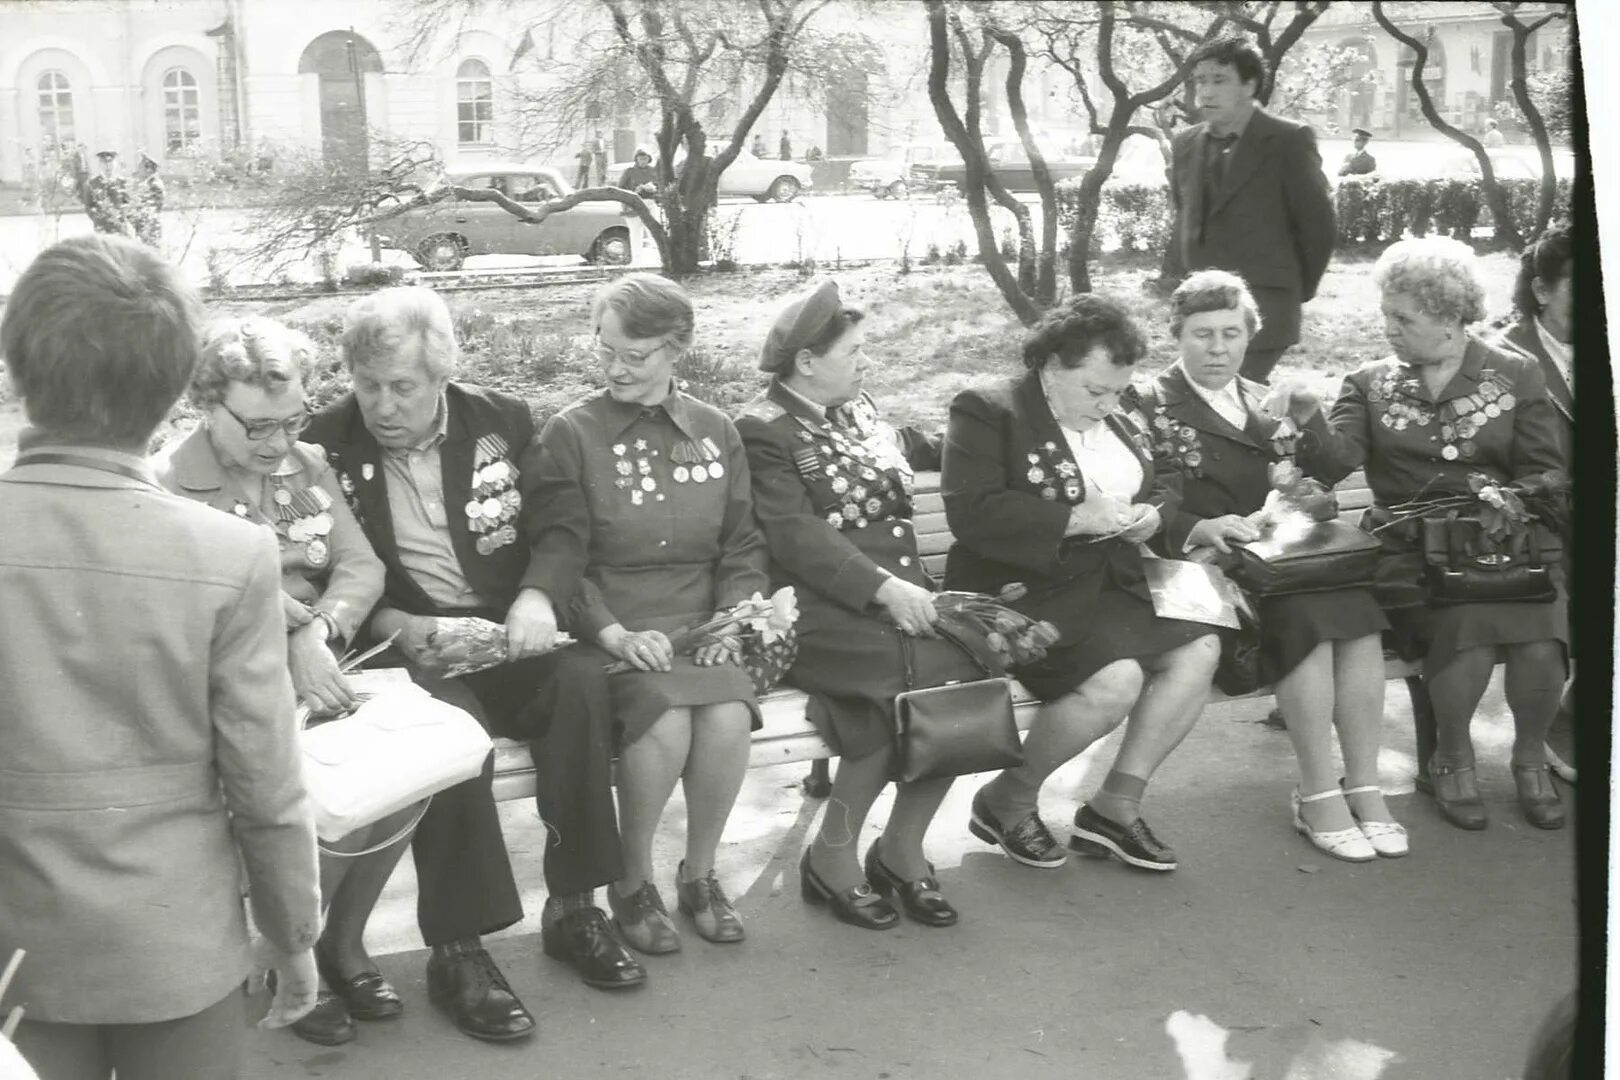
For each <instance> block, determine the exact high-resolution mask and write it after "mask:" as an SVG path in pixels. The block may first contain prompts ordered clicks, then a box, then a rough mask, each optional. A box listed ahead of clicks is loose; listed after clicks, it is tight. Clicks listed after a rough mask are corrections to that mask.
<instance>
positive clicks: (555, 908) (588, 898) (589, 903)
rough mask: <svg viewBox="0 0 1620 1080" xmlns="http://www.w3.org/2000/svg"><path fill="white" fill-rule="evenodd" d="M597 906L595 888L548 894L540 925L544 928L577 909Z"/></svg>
mask: <svg viewBox="0 0 1620 1080" xmlns="http://www.w3.org/2000/svg"><path fill="white" fill-rule="evenodd" d="M595 906H596V890H595V889H586V890H585V891H584V892H580V893H562V894H560V895H557V896H548V897H546V904H545V907H543V908H541V910H540V925H541V927H542V928H544V927H547V926H550V925H551V924H552V923H554V922H556V921H557V920H558V919H560V918H562V917H563V916H564V915H572V914H573V913H574V912H576V911H586V910H589V909H590V908H593V907H595Z"/></svg>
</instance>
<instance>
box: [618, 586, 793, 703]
mask: <svg viewBox="0 0 1620 1080" xmlns="http://www.w3.org/2000/svg"><path fill="white" fill-rule="evenodd" d="M798 619H799V605H798V599H797V598H796V597H795V595H794V592H793V586H791V585H787V586H784V587H782V588H780V589H777V590H776V591H775V592H774V593H772V594H771V595H770V596H769V597H765V596H761V595H760V594H759V593H757V592H756V593H755V594H754V595H753V596H750V597H749V598H748V599H746V600H740V601H738V602H737V603H736V604H734V605H732V606H731V607H729V608H727V609H726V610H725V611H720V612H717V613H715V614H714V615H713V616H711V617H710V618H708V619H705V620H704V621H703V622H700V623H694V624H692V625H691V626H683V627H681V628H680V629H679V630H676V631H674V632H673V633H671V634H670V635H669V644H670V648H671V649H673V650H674V651H675V655H676V656H690V655H692V654H693V653H695V652H697V651H698V650H699V649H701V648H703V647H704V646H706V645H711V644H714V643H716V642H718V643H720V644H722V645H724V646H725V647H726V650H727V651H728V652H730V653H731V654H732V656H733V658H734V659H735V660H736V661H737V663H739V664H741V665H742V667H743V668H744V669H745V670H747V672H748V674H749V676H750V677H751V678H752V679H753V680H754V689H755V690H756V691H758V692H759V693H764V692H765V691H766V690H768V689H769V688H770V687H771V686H774V685H775V684H776V682H777V680H779V679H780V678H781V677H782V676H783V675H784V674H785V673H786V672H787V669H788V668H790V667H792V666H793V661H794V659H795V658H796V657H797V656H798V638H797V637H796V635H795V634H794V632H793V624H794V623H796V622H798ZM604 670H606V671H607V673H608V674H609V675H617V674H620V673H622V672H626V671H635V670H637V669H636V666H635V665H634V664H632V663H630V662H629V661H628V660H618V661H615V662H614V663H611V664H609V665H608V666H607V667H606V668H605V669H604Z"/></svg>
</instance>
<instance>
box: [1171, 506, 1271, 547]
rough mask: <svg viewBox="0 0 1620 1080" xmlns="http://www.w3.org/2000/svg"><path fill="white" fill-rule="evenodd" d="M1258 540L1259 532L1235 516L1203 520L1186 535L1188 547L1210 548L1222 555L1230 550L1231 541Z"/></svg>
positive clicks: (1246, 521) (1242, 518)
mask: <svg viewBox="0 0 1620 1080" xmlns="http://www.w3.org/2000/svg"><path fill="white" fill-rule="evenodd" d="M1258 539H1260V530H1259V529H1258V528H1256V527H1255V525H1254V523H1253V522H1251V521H1249V519H1248V518H1245V517H1240V516H1239V515H1237V514H1223V515H1221V516H1220V517H1214V518H1205V519H1204V520H1203V521H1200V522H1199V523H1198V524H1197V525H1194V526H1193V527H1192V531H1191V532H1189V533H1188V534H1187V546H1188V547H1212V548H1214V549H1215V550H1216V551H1219V552H1222V553H1223V554H1224V553H1226V552H1229V551H1231V550H1232V548H1231V546H1230V542H1231V541H1234V540H1235V541H1237V542H1239V543H1248V542H1249V541H1251V540H1258Z"/></svg>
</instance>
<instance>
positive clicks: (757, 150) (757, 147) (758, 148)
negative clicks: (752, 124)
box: [748, 132, 766, 158]
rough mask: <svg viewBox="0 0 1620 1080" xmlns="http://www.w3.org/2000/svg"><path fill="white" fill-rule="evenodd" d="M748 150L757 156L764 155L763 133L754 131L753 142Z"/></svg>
mask: <svg viewBox="0 0 1620 1080" xmlns="http://www.w3.org/2000/svg"><path fill="white" fill-rule="evenodd" d="M748 152H749V153H750V154H753V155H754V156H755V157H757V158H762V157H764V156H765V153H766V150H765V136H764V135H763V134H760V133H758V132H756V133H755V135H754V143H753V145H752V146H750V147H749V148H748Z"/></svg>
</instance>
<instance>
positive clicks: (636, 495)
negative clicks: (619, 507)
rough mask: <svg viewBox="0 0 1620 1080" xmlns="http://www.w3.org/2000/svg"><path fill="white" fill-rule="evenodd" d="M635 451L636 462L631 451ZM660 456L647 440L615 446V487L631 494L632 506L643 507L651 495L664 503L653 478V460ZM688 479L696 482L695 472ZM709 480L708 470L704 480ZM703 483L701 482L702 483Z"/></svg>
mask: <svg viewBox="0 0 1620 1080" xmlns="http://www.w3.org/2000/svg"><path fill="white" fill-rule="evenodd" d="M632 450H634V452H635V457H634V460H632V458H631V451H632ZM657 456H658V451H657V450H656V449H652V448H649V447H648V445H647V440H646V439H637V440H636V441H635V442H634V443H633V444H631V445H629V446H627V445H625V444H624V443H614V444H613V457H614V458H615V460H614V462H613V471H614V472H616V473H617V474H618V475H617V476H615V477H614V478H613V486H614V487H616V488H618V489H619V490H620V491H628V492H629V493H630V505H632V506H641V505H642V504H643V503H645V502H646V501H647V496H648V495H651V496H652V497H653V498H655V499H656V500H658V501H659V502H663V501H664V493H663V492H662V491H659V490H658V481H657V480H656V479H655V478H654V477H653V468H652V460H651V459H652V458H655V457H657ZM688 477H689V478H690V479H693V480H696V479H697V475H696V472H695V471H692V472H689V473H688ZM708 478H709V473H708V470H707V469H705V470H704V474H703V479H704V480H707V479H708ZM701 482H702V481H699V483H701Z"/></svg>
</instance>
